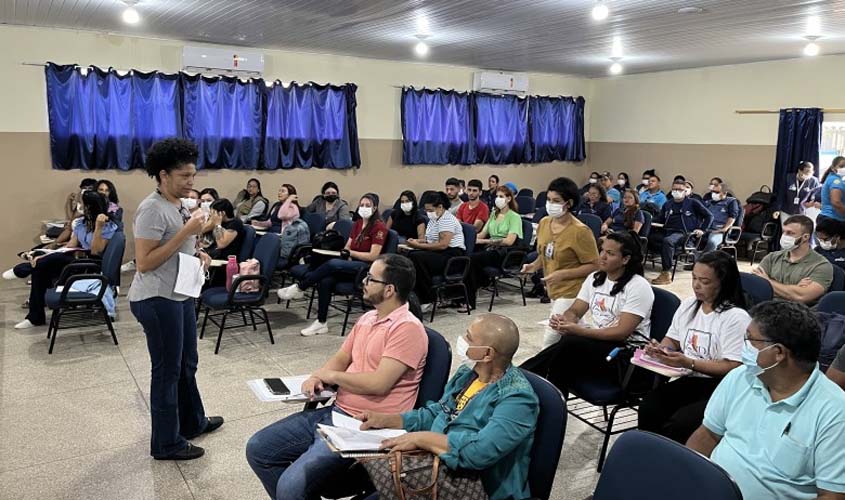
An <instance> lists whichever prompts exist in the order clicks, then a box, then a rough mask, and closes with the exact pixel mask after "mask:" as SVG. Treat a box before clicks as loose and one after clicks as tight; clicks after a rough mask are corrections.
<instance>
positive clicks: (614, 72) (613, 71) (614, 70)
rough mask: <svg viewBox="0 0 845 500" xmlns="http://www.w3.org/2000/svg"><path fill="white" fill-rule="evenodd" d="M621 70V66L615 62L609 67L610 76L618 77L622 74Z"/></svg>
mask: <svg viewBox="0 0 845 500" xmlns="http://www.w3.org/2000/svg"><path fill="white" fill-rule="evenodd" d="M622 69H623V68H622V64H620V63H618V62H615V63H613V64H611V65H610V74H611V75H618V74H619V73H622Z"/></svg>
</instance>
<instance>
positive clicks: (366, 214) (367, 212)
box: [358, 207, 373, 219]
mask: <svg viewBox="0 0 845 500" xmlns="http://www.w3.org/2000/svg"><path fill="white" fill-rule="evenodd" d="M358 215H360V216H361V218H362V219H369V218H370V217H372V216H373V207H358Z"/></svg>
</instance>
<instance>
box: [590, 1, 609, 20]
mask: <svg viewBox="0 0 845 500" xmlns="http://www.w3.org/2000/svg"><path fill="white" fill-rule="evenodd" d="M609 14H610V10H609V9H608V8H607V5H605V4H604V2H602V1H601V0H599V2H598V3H597V4H596V6H595V7H593V19H595V20H596V21H604V20H605V19H607V16H608V15H609Z"/></svg>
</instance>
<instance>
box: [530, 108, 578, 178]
mask: <svg viewBox="0 0 845 500" xmlns="http://www.w3.org/2000/svg"><path fill="white" fill-rule="evenodd" d="M528 122H529V125H530V131H531V160H532V161H533V162H537V163H542V162H550V161H555V160H560V161H583V160H584V158H585V157H586V147H585V144H584V98H583V97H578V98H577V99H573V98H572V97H532V98H531V104H530V107H529V111H528Z"/></svg>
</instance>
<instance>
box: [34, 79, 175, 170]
mask: <svg viewBox="0 0 845 500" xmlns="http://www.w3.org/2000/svg"><path fill="white" fill-rule="evenodd" d="M44 71H45V77H46V83H47V113H48V116H49V122H50V152H51V154H52V159H53V168H56V169H61V170H67V169H75V168H79V169H83V170H94V169H111V168H117V169H120V170H129V169H131V168H140V167H143V165H144V155H145V153H146V151H147V149H148V148H149V146H150V145H151V144H152V143H154V142H155V141H158V140H161V139H164V138H167V137H180V136H181V135H182V123H181V107H180V102H181V101H180V93H179V76H178V75H165V74H162V73H142V72H138V71H132V72H129V73H125V74H119V73H118V72H117V71H115V70H113V69H109V70H102V69H100V68H91V69H90V70H89V69H88V68H80V67H78V66H75V65H67V66H59V65H56V64H52V63H48V64H47V65H46V67H45V70H44Z"/></svg>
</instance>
